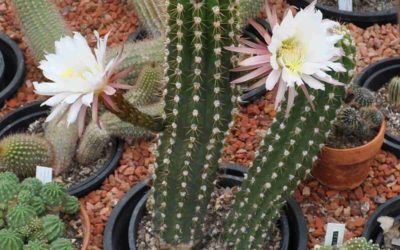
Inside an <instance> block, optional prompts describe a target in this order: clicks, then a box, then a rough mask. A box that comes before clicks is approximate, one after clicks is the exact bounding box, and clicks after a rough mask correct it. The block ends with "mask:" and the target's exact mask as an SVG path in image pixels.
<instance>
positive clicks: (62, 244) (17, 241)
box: [0, 172, 79, 250]
mask: <svg viewBox="0 0 400 250" xmlns="http://www.w3.org/2000/svg"><path fill="white" fill-rule="evenodd" d="M11 182H12V183H14V184H15V186H14V187H13V190H15V191H14V192H13V195H12V196H11V195H10V196H9V197H10V198H7V199H5V200H3V199H2V200H1V202H2V203H1V204H0V221H1V223H0V229H1V230H0V249H2V250H22V249H24V250H41V249H46V250H48V249H57V250H58V249H66V250H69V249H73V247H72V243H71V241H70V240H66V239H63V238H62V237H64V232H65V224H64V222H63V221H62V220H61V219H60V217H59V216H58V215H56V214H59V212H63V213H66V214H76V213H77V212H78V210H79V201H78V199H76V198H75V197H72V196H70V195H68V194H67V193H66V191H65V188H64V187H63V186H61V185H60V184H58V183H55V182H49V183H46V184H44V185H43V184H42V183H41V182H40V181H39V180H37V179H35V178H27V179H25V180H24V181H23V182H21V183H19V181H18V178H17V177H16V175H14V174H13V173H11V172H3V173H0V193H10V192H11V191H10V190H8V191H7V192H6V190H4V189H6V188H7V187H6V186H7V185H3V183H11ZM38 203H40V208H41V209H37V207H38V206H39V205H37V204H38ZM24 244H25V245H24Z"/></svg>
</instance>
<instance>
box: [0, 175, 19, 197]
mask: <svg viewBox="0 0 400 250" xmlns="http://www.w3.org/2000/svg"><path fill="white" fill-rule="evenodd" d="M18 189H19V187H18V183H17V182H14V181H12V180H2V181H0V200H1V202H7V201H9V200H11V199H13V198H14V196H15V195H17V193H18Z"/></svg>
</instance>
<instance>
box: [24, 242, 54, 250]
mask: <svg viewBox="0 0 400 250" xmlns="http://www.w3.org/2000/svg"><path fill="white" fill-rule="evenodd" d="M49 249H50V246H49V245H48V244H46V243H45V242H43V241H40V240H31V241H29V242H28V244H26V245H25V246H24V248H23V250H49Z"/></svg>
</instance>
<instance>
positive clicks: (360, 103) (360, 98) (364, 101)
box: [353, 88, 375, 108]
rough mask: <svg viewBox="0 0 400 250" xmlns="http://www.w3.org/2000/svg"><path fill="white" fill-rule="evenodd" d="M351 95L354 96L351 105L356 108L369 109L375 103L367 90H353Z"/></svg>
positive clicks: (372, 95)
mask: <svg viewBox="0 0 400 250" xmlns="http://www.w3.org/2000/svg"><path fill="white" fill-rule="evenodd" d="M353 95H354V99H353V103H354V105H356V106H357V107H358V108H361V107H364V108H365V107H370V106H372V105H373V104H374V102H375V96H374V94H373V93H372V92H371V91H370V90H369V89H367V88H355V89H354V90H353Z"/></svg>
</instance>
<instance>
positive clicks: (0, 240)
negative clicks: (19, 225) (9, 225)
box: [0, 229, 24, 250]
mask: <svg viewBox="0 0 400 250" xmlns="http://www.w3.org/2000/svg"><path fill="white" fill-rule="evenodd" d="M23 245H24V242H23V241H22V239H21V237H20V236H19V235H18V234H17V233H15V232H13V231H12V230H9V229H2V230H0V249H1V250H22V247H23Z"/></svg>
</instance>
